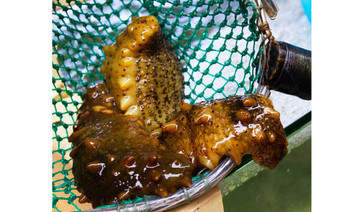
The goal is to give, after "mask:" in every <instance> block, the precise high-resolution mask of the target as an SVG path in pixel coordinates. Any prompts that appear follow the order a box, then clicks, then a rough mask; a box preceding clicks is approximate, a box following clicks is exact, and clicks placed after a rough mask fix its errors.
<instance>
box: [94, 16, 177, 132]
mask: <svg viewBox="0 0 360 212" xmlns="http://www.w3.org/2000/svg"><path fill="white" fill-rule="evenodd" d="M104 52H105V55H106V59H105V62H104V65H103V66H102V67H101V72H102V73H103V74H104V75H105V83H106V85H107V86H108V87H109V89H110V93H111V94H112V95H113V96H114V97H115V100H116V104H117V105H118V107H119V109H121V110H122V111H124V113H125V114H129V115H138V116H141V117H143V118H144V120H145V129H146V130H148V131H151V130H154V129H156V128H159V127H160V126H161V125H162V124H164V123H166V122H168V121H170V120H171V119H173V118H174V115H175V114H176V112H179V111H180V108H179V105H180V103H181V102H182V100H183V97H184V94H183V76H182V68H181V65H180V61H179V59H178V58H177V56H176V54H175V53H174V51H173V49H172V46H171V45H170V43H169V41H167V40H166V39H164V35H163V33H162V31H161V28H160V25H159V22H158V21H157V20H156V18H155V17H154V16H144V17H140V18H136V19H134V20H133V21H132V22H131V23H130V24H129V26H128V27H127V28H126V29H125V30H124V32H122V33H121V34H120V35H118V36H117V38H116V43H115V44H114V45H113V46H105V47H104Z"/></svg>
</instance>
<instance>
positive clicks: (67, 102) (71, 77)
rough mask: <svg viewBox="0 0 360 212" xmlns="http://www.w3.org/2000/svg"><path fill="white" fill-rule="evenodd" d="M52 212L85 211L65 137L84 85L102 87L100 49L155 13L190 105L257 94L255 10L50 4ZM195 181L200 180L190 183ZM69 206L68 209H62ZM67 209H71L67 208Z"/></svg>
mask: <svg viewBox="0 0 360 212" xmlns="http://www.w3.org/2000/svg"><path fill="white" fill-rule="evenodd" d="M52 8H53V12H52V19H53V21H52V26H53V27H52V35H53V42H52V45H53V78H52V83H53V93H54V97H53V99H52V101H53V105H54V108H53V125H52V128H53V153H52V155H53V163H52V166H53V174H52V175H53V187H52V188H53V209H54V210H55V211H62V210H65V209H63V206H64V205H67V206H66V208H67V209H69V210H81V206H79V203H78V202H77V199H78V197H79V193H78V192H77V191H76V186H75V182H74V178H73V175H72V171H71V167H72V160H71V158H70V157H69V152H70V151H71V145H70V144H69V143H68V141H67V138H68V137H69V135H70V134H71V132H72V126H73V124H74V123H75V120H76V111H77V109H78V108H79V107H80V105H81V103H82V102H81V98H80V97H81V96H82V94H83V93H84V91H85V88H86V87H88V86H90V85H93V84H96V83H98V82H101V81H102V80H103V76H102V74H101V73H100V67H101V66H102V62H103V61H104V53H103V51H102V47H103V46H104V45H112V44H113V43H114V42H115V39H116V35H117V34H118V33H120V32H121V31H122V30H123V29H125V27H126V26H127V25H128V24H129V23H130V20H131V16H133V15H134V16H137V17H139V16H143V15H149V14H151V15H155V16H156V17H157V19H158V20H159V22H160V24H161V27H162V29H163V31H164V33H165V35H166V36H167V38H168V39H169V40H171V41H172V44H173V46H174V47H175V49H176V51H177V53H178V55H179V57H180V59H181V61H182V63H183V66H184V79H185V101H187V102H190V103H195V102H199V101H202V100H209V99H215V98H223V97H227V96H231V95H235V94H244V93H254V91H255V88H254V83H255V81H256V80H257V78H258V76H257V75H256V74H255V67H256V66H257V64H258V60H257V58H258V54H259V51H258V49H259V48H258V45H259V44H258V43H259V42H258V41H259V37H260V35H259V33H258V28H257V25H256V19H257V12H256V10H255V8H254V5H253V3H252V2H251V1H243V0H166V1H165V0H140V1H138V0H102V1H100V0H97V1H68V0H67V1H66V2H65V3H56V1H54V2H53V6H52ZM193 180H196V179H193ZM64 207H65V206H64ZM67 209H66V210H67Z"/></svg>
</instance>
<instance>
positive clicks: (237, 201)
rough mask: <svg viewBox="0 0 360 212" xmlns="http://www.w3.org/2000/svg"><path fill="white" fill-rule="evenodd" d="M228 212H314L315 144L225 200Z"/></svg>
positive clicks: (309, 143) (260, 175) (305, 144)
mask: <svg viewBox="0 0 360 212" xmlns="http://www.w3.org/2000/svg"><path fill="white" fill-rule="evenodd" d="M223 203H224V210H225V212H235V211H236V212H253V211H256V212H257V211H259V212H275V211H276V212H308V211H311V142H310V141H306V142H305V143H304V144H302V145H301V146H300V147H298V148H295V149H294V150H292V152H291V153H290V154H289V155H287V156H286V157H285V158H284V160H283V161H281V162H280V164H279V165H278V166H277V167H276V168H275V170H269V169H265V170H264V171H262V172H260V173H259V174H258V175H257V176H256V177H254V178H252V179H250V180H248V181H247V182H246V183H244V184H243V185H242V186H240V187H239V188H237V189H236V190H234V191H233V192H230V193H229V194H228V195H227V196H225V197H223Z"/></svg>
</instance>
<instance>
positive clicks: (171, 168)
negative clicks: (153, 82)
mask: <svg viewBox="0 0 360 212" xmlns="http://www.w3.org/2000/svg"><path fill="white" fill-rule="evenodd" d="M111 99H113V98H112V97H111V96H109V93H108V91H107V89H106V87H105V86H104V85H103V84H100V85H97V86H95V87H92V88H89V89H87V91H86V94H85V96H84V103H83V105H82V107H81V108H80V110H79V118H78V120H77V124H76V125H75V127H74V128H75V132H74V133H73V134H72V135H71V136H70V138H69V141H70V142H72V143H73V145H74V146H73V150H72V152H71V153H70V156H71V157H72V158H73V159H74V165H73V173H74V177H75V180H76V182H77V186H78V190H79V191H80V192H82V193H83V195H82V196H81V198H80V200H81V201H82V202H86V201H91V202H92V204H93V206H94V207H97V206H99V205H104V204H112V203H113V202H116V201H119V200H122V199H129V198H134V197H136V196H144V195H159V196H162V197H166V196H167V195H168V194H170V193H173V192H175V191H176V190H177V189H178V188H180V187H190V186H191V177H192V172H193V170H194V166H193V165H192V164H191V162H190V160H189V159H188V158H187V157H185V156H183V155H180V154H177V153H175V152H171V151H168V150H166V149H165V147H163V146H160V144H159V140H158V139H156V138H153V137H151V136H150V135H149V133H148V132H147V131H146V130H145V128H144V121H143V119H142V118H140V117H137V116H130V115H123V114H122V113H121V112H120V111H119V110H118V109H117V107H116V106H115V105H114V104H113V103H112V102H113V101H112V100H111ZM99 108H100V109H99Z"/></svg>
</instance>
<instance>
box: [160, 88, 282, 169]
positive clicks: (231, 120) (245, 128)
mask: <svg viewBox="0 0 360 212" xmlns="http://www.w3.org/2000/svg"><path fill="white" fill-rule="evenodd" d="M162 129H163V142H164V143H165V145H166V146H168V147H169V148H170V149H172V150H174V151H178V152H179V153H180V154H184V155H186V156H189V157H190V158H191V159H192V161H193V162H194V163H196V164H198V166H204V167H207V168H209V169H210V170H213V169H214V168H215V167H216V166H217V165H218V163H219V160H220V159H221V158H222V157H223V156H224V155H227V156H230V157H232V158H233V159H234V161H235V163H237V164H240V163H241V158H242V156H243V155H245V154H251V155H252V157H253V160H254V161H255V162H256V163H259V164H260V165H262V166H266V167H269V168H271V169H273V168H275V166H276V165H277V164H278V162H279V161H280V160H281V159H282V158H283V157H284V156H285V155H286V153H287V149H286V146H287V140H286V136H285V132H284V130H283V127H282V125H281V122H280V114H279V113H278V112H277V111H275V110H274V109H273V105H272V102H271V100H270V99H268V98H266V97H265V96H262V95H257V94H253V95H245V96H233V97H229V98H226V99H220V100H212V101H208V102H203V103H200V104H198V105H188V104H185V103H183V104H182V113H181V115H179V116H178V117H177V118H176V120H173V121H171V122H169V123H167V124H164V125H163V126H162Z"/></svg>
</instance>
